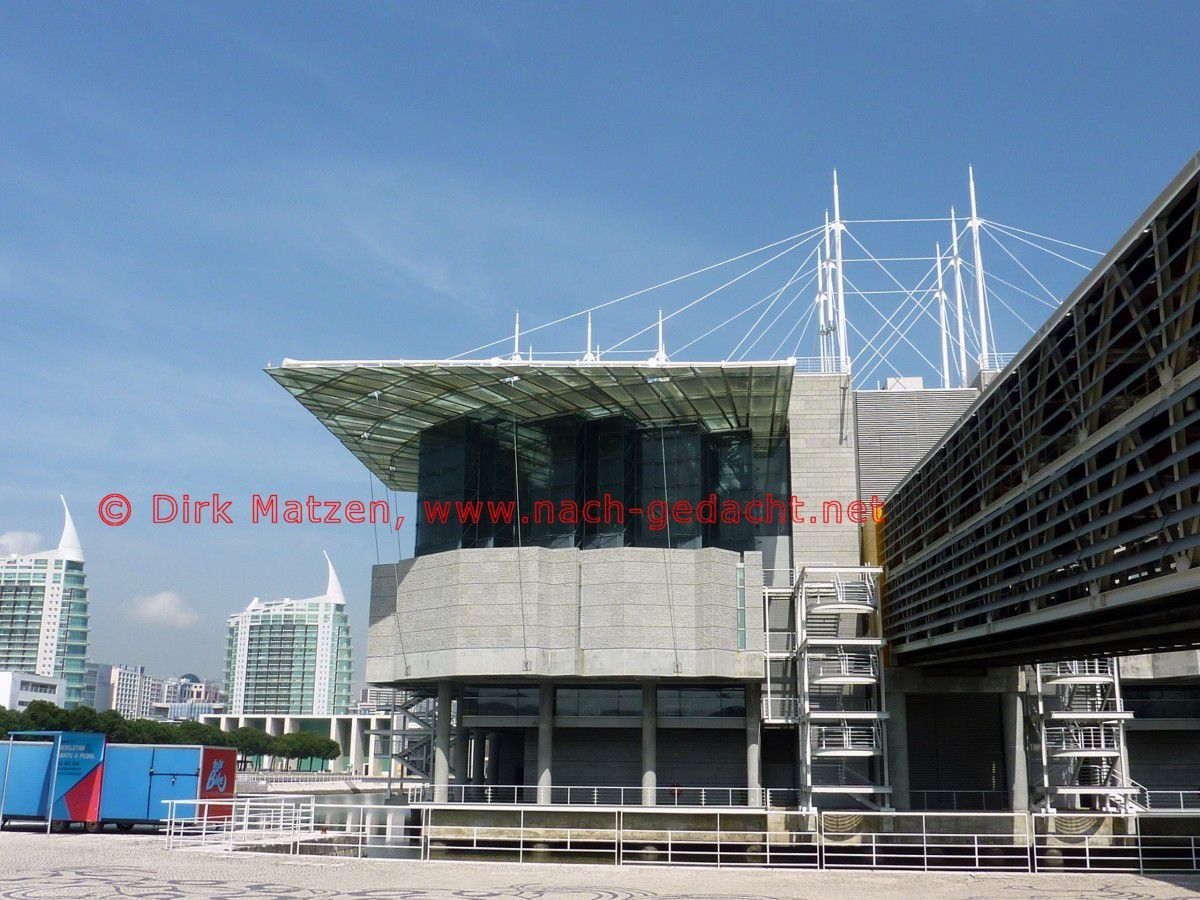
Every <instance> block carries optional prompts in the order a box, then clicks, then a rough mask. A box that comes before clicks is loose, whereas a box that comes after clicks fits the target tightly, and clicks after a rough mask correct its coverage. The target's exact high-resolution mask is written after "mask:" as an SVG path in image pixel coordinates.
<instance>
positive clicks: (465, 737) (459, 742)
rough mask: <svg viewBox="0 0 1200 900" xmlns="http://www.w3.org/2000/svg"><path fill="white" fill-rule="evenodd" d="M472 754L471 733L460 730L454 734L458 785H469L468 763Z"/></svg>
mask: <svg viewBox="0 0 1200 900" xmlns="http://www.w3.org/2000/svg"><path fill="white" fill-rule="evenodd" d="M470 752H471V732H469V731H467V729H465V728H459V729H457V730H456V731H455V733H454V780H455V781H456V782H457V783H458V784H466V783H467V762H468V760H469V759H470V756H469V754H470Z"/></svg>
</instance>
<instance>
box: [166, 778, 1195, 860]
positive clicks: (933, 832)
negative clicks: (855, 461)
mask: <svg viewBox="0 0 1200 900" xmlns="http://www.w3.org/2000/svg"><path fill="white" fill-rule="evenodd" d="M770 793H771V794H772V795H773V794H775V793H776V792H774V791H772V792H770ZM779 793H781V794H788V795H790V796H789V797H787V798H785V799H794V797H795V795H796V792H794V791H782V792H779ZM928 793H936V792H928ZM950 793H964V794H969V793H970V792H950ZM982 793H984V794H987V793H990V792H982ZM767 802H768V803H769V804H771V805H776V800H775V798H774V797H770V798H769V799H768V801H767ZM168 807H169V813H168V826H167V838H166V839H167V846H168V848H169V849H171V850H179V849H192V850H197V849H199V850H210V851H224V852H232V851H257V852H275V853H286V854H289V855H303V854H317V855H321V856H330V855H336V856H358V857H366V856H370V857H386V858H394V859H431V858H442V859H457V860H468V861H469V860H472V859H486V860H489V861H490V860H495V859H510V860H513V861H528V862H535V861H537V862H542V861H544V862H568V861H573V862H580V861H589V860H590V861H594V862H608V863H611V864H618V865H621V864H625V865H630V864H638V863H659V864H662V863H667V864H687V865H711V866H747V867H775V866H788V867H807V868H813V869H864V870H868V869H875V870H911V871H998V872H1004V871H1013V872H1058V871H1104V872H1114V871H1130V872H1144V873H1172V872H1195V871H1200V835H1196V834H1182V835H1172V836H1150V835H1143V834H1140V833H1139V829H1138V828H1137V824H1136V820H1137V817H1136V816H1114V817H1112V818H1113V819H1114V827H1113V828H1112V829H1111V831H1110V830H1108V829H1100V830H1098V829H1097V823H1096V817H1095V814H1064V813H1034V814H1030V813H1000V812H967V811H956V812H955V813H954V817H953V818H952V819H951V818H947V816H946V813H945V811H944V810H931V811H930V812H928V813H923V812H911V813H881V812H868V811H863V810H855V811H838V812H834V811H830V812H823V813H819V814H814V815H812V816H811V817H808V818H806V819H804V820H803V821H804V823H805V824H806V825H807V829H804V828H802V829H798V830H784V829H769V828H760V827H755V826H754V825H751V824H748V823H747V824H742V823H743V822H744V821H745V820H735V821H734V822H732V823H729V824H726V825H725V827H718V828H713V827H712V826H711V825H709V824H707V823H704V822H700V821H696V820H694V819H693V818H692V817H690V816H689V817H687V818H679V819H673V818H672V817H671V816H670V814H669V813H665V814H664V817H662V818H659V819H656V820H647V819H646V818H645V816H644V815H639V816H638V817H637V818H636V819H635V820H633V821H632V822H631V823H630V824H628V825H627V824H626V818H625V817H626V814H627V813H626V811H624V810H621V809H619V808H618V809H613V810H608V811H606V815H607V816H611V818H610V819H609V818H604V817H599V818H595V819H593V820H592V821H591V822H590V823H589V824H587V825H585V826H582V827H580V826H578V825H565V824H563V825H555V824H554V823H552V822H547V821H546V820H545V819H544V818H540V817H539V816H538V812H537V811H536V810H528V809H514V810H513V812H512V816H511V818H510V819H509V820H507V824H492V823H489V824H487V825H471V824H458V823H457V822H440V821H439V820H438V809H437V808H436V807H432V808H429V809H427V810H426V814H425V817H424V821H423V822H422V823H421V824H416V823H415V818H414V817H413V816H411V815H410V811H409V810H407V809H406V808H404V807H397V806H385V805H378V804H363V805H354V806H346V805H341V804H328V803H317V802H315V801H314V799H313V798H312V797H301V796H294V797H276V798H271V799H270V800H269V801H268V800H253V801H252V800H247V799H242V800H234V801H228V800H225V801H221V800H191V801H169V803H168ZM1122 819H1127V820H1128V821H1125V822H1123V823H1122V822H1118V821H1116V820H1122ZM1192 821H1193V822H1196V821H1198V820H1196V819H1193V820H1192Z"/></svg>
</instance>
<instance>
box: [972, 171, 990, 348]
mask: <svg viewBox="0 0 1200 900" xmlns="http://www.w3.org/2000/svg"><path fill="white" fill-rule="evenodd" d="M967 179H968V181H969V182H970V186H971V221H970V226H971V241H972V244H973V246H974V253H975V299H976V302H977V305H978V307H979V369H980V371H982V370H983V369H986V368H988V362H989V359H988V357H989V355H990V354H989V353H988V327H987V322H988V317H987V290H986V288H985V286H984V283H983V253H982V251H981V250H980V247H979V225H980V223H979V212H978V210H977V209H976V207H975V170H974V168H973V167H971V166H967Z"/></svg>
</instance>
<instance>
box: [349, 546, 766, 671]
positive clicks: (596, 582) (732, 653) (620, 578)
mask: <svg viewBox="0 0 1200 900" xmlns="http://www.w3.org/2000/svg"><path fill="white" fill-rule="evenodd" d="M518 558H519V560H520V564H519V565H518ZM744 558H745V573H746V577H745V592H744V599H745V605H746V622H747V626H748V627H747V628H746V631H745V649H744V650H739V649H738V629H737V622H738V602H739V601H738V596H739V595H738V588H737V567H738V564H739V563H740V562H741V561H742V559H743V557H742V555H740V554H737V553H733V552H731V551H727V550H719V549H716V548H705V549H701V550H670V551H664V550H659V549H654V548H645V547H621V548H611V549H598V550H576V549H565V550H552V549H548V548H543V547H526V548H523V549H521V550H519V551H518V550H517V549H516V548H493V549H471V550H452V551H447V552H445V553H435V554H430V555H427V556H421V557H417V558H415V559H408V560H403V561H401V562H398V563H395V564H386V565H377V566H375V568H374V570H373V575H372V584H371V617H370V628H369V630H368V652H367V680H368V681H370V682H375V683H388V682H403V681H406V680H409V681H427V680H432V679H441V678H455V677H457V678H492V677H519V678H530V677H583V676H589V677H606V676H607V677H613V678H671V677H684V678H735V679H743V680H757V679H760V678H761V677H762V656H761V651H762V649H763V647H762V643H763V635H762V629H761V628H757V627H755V623H757V622H761V621H762V562H761V555H760V554H758V553H747V554H745V555H744ZM677 663H678V666H677V665H676V664H677Z"/></svg>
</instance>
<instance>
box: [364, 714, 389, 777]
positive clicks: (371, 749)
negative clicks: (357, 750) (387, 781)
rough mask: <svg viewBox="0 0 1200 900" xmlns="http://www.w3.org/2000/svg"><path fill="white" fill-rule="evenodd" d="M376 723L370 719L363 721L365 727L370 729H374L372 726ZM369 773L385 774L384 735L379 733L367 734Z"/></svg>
mask: <svg viewBox="0 0 1200 900" xmlns="http://www.w3.org/2000/svg"><path fill="white" fill-rule="evenodd" d="M373 724H374V723H372V722H370V720H368V721H366V722H364V723H363V725H364V727H366V728H367V730H369V731H374V730H375V729H374V728H373V727H372V725H373ZM367 737H368V738H369V740H368V741H367V774H368V775H383V774H384V768H383V767H384V765H385V763H384V759H383V737H382V736H381V735H378V734H369V735H367Z"/></svg>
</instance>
